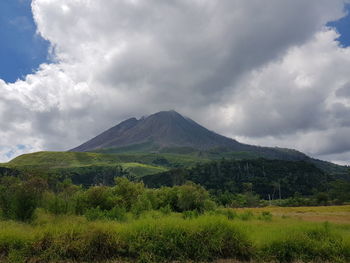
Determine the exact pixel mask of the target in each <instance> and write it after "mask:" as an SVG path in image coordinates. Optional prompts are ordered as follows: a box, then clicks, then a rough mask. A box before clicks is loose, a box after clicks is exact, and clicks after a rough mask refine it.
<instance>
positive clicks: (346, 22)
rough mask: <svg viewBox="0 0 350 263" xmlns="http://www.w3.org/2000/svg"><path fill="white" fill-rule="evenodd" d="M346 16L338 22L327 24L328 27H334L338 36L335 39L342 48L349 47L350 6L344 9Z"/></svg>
mask: <svg viewBox="0 0 350 263" xmlns="http://www.w3.org/2000/svg"><path fill="white" fill-rule="evenodd" d="M345 10H346V12H347V15H346V16H345V17H343V18H342V19H340V20H337V21H333V22H330V23H328V24H327V26H329V27H334V28H336V29H337V31H338V32H339V34H340V37H339V38H338V39H337V40H338V41H339V42H340V43H341V45H342V46H343V47H348V46H350V4H347V5H346V7H345Z"/></svg>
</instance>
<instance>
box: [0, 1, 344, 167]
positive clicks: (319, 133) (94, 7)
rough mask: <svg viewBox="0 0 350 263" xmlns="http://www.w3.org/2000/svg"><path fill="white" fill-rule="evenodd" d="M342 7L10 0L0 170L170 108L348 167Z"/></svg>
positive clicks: (5, 18)
mask: <svg viewBox="0 0 350 263" xmlns="http://www.w3.org/2000/svg"><path fill="white" fill-rule="evenodd" d="M349 11H350V5H349V1H347V0H308V1H305V0H293V1H291V0H266V1H261V0H250V1H246V0H221V1H211V0H192V1H188V0H172V1H164V0H100V1H94V0H74V1H72V0H32V1H30V0H4V1H1V3H0V21H1V23H0V39H1V41H0V123H1V124H0V162H5V161H8V160H10V159H11V158H14V157H15V156H18V155H20V154H23V153H28V152H34V151H40V150H67V149H70V148H73V147H75V146H77V145H79V144H81V143H83V142H84V141H86V140H88V139H90V138H91V137H93V136H95V135H97V134H98V133H100V132H102V131H104V130H106V129H107V128H109V127H112V126H114V125H115V124H117V123H118V122H120V121H122V120H124V119H126V118H130V117H133V116H136V117H141V116H143V115H148V114H151V113H154V112H158V111H160V110H169V109H174V110H176V111H178V112H179V113H181V114H183V115H185V116H188V117H190V118H192V119H194V120H196V121H197V122H199V123H200V124H202V125H204V126H205V127H207V128H209V129H211V130H214V131H216V132H218V133H220V134H223V135H226V136H228V137H232V138H235V139H237V140H239V141H240V142H244V143H250V144H257V145H263V146H279V147H288V148H294V149H297V150H300V151H302V152H305V153H307V154H308V155H310V156H312V157H315V158H319V159H323V160H329V161H333V162H336V163H339V164H350V139H349V134H350V27H349V26H350V15H348V12H349Z"/></svg>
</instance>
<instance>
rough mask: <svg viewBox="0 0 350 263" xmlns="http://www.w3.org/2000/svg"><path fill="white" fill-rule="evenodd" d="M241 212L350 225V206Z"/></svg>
mask: <svg viewBox="0 0 350 263" xmlns="http://www.w3.org/2000/svg"><path fill="white" fill-rule="evenodd" d="M237 210H238V211H240V212H243V211H251V212H253V213H261V212H263V211H269V212H271V213H272V214H273V215H274V216H280V217H291V218H297V219H300V220H305V221H310V222H325V221H328V222H332V223H339V224H347V223H348V224H350V205H342V206H309V207H277V206H270V207H261V208H239V209H237Z"/></svg>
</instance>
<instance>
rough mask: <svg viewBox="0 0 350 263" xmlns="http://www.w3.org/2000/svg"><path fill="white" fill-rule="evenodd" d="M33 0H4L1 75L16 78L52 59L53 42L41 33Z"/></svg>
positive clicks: (0, 10) (0, 18)
mask: <svg viewBox="0 0 350 263" xmlns="http://www.w3.org/2000/svg"><path fill="white" fill-rule="evenodd" d="M30 5H31V0H1V1H0V36H1V41H0V78H1V79H3V80H5V81H6V82H15V81H16V80H17V79H19V78H20V79H23V78H24V77H25V76H26V75H27V74H30V73H33V71H35V70H36V69H37V68H38V67H39V65H40V64H42V63H44V62H48V48H49V42H48V41H46V40H44V39H43V38H41V37H40V36H39V35H37V34H36V33H35V32H36V25H35V23H34V21H33V15H32V11H31V6H30Z"/></svg>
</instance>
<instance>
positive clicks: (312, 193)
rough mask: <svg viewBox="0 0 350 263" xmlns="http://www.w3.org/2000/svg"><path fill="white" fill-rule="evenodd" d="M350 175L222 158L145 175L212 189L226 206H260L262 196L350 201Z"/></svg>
mask: <svg viewBox="0 0 350 263" xmlns="http://www.w3.org/2000/svg"><path fill="white" fill-rule="evenodd" d="M349 178H350V173H349V176H348V177H347V178H336V177H334V176H331V175H328V174H326V173H325V172H323V171H322V170H321V169H319V168H317V167H316V166H315V165H314V164H312V163H309V162H305V161H283V160H266V159H255V160H242V161H234V160H225V159H222V160H220V161H213V162H209V163H198V164H197V165H195V166H194V167H192V168H189V169H185V168H179V169H173V170H170V171H167V172H164V173H161V174H156V175H149V176H145V177H143V178H142V180H143V181H144V183H145V184H146V185H147V186H149V187H161V186H173V185H179V184H182V183H184V182H186V181H192V182H194V183H197V184H200V185H202V186H203V187H205V188H206V189H207V190H209V191H210V193H211V194H212V195H213V196H215V199H216V200H217V201H218V202H219V203H220V204H223V205H231V204H236V205H238V206H256V205H257V204H258V203H259V200H260V199H262V200H266V201H268V202H269V203H279V204H281V205H291V206H292V205H316V204H331V203H335V204H341V203H343V202H347V201H350V182H349ZM277 200H278V201H277ZM281 200H285V201H281Z"/></svg>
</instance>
